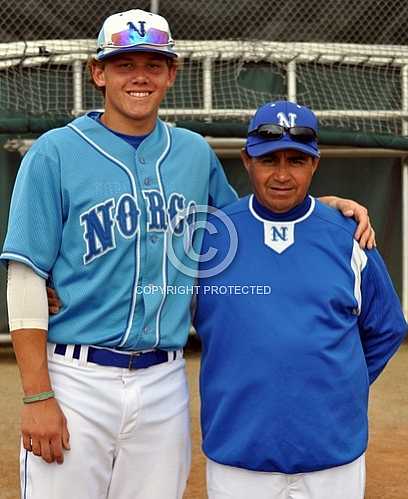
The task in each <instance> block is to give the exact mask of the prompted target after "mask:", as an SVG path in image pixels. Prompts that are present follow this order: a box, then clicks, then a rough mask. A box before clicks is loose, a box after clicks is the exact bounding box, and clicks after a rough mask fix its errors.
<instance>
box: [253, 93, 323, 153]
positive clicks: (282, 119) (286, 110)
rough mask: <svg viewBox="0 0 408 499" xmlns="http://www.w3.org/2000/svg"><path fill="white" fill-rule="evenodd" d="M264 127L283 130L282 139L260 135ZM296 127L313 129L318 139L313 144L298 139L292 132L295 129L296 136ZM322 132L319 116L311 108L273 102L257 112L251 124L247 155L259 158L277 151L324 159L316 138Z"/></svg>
mask: <svg viewBox="0 0 408 499" xmlns="http://www.w3.org/2000/svg"><path fill="white" fill-rule="evenodd" d="M261 125H278V127H283V130H282V136H280V137H279V138H268V137H266V136H261V135H259V134H257V133H256V132H257V130H258V129H259V127H260V126H261ZM296 127H302V128H307V129H312V130H313V132H314V135H315V136H312V137H311V138H310V139H309V140H303V139H302V140H300V139H296V136H295V133H293V134H291V133H290V132H288V129H290V128H294V132H295V131H296ZM318 128H319V123H318V119H317V116H316V115H315V114H314V112H313V111H311V110H310V109H309V108H308V107H305V106H300V105H299V104H296V102H290V101H276V102H269V103H267V104H264V105H263V106H261V107H259V108H258V109H257V111H256V113H255V115H254V116H253V118H252V119H251V121H250V123H249V127H248V137H247V141H246V151H247V153H248V155H249V156H253V157H258V156H264V155H265V154H268V153H272V152H275V151H282V150H285V149H295V150H296V151H301V152H303V153H305V154H310V155H311V156H313V157H315V158H318V157H320V150H319V146H318V144H317V138H316V136H317V132H318Z"/></svg>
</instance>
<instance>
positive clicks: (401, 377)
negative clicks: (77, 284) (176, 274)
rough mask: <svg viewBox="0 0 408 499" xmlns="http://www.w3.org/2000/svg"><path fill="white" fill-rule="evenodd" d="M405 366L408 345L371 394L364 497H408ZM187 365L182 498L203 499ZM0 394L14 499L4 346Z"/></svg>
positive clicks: (5, 468) (13, 426)
mask: <svg viewBox="0 0 408 499" xmlns="http://www.w3.org/2000/svg"><path fill="white" fill-rule="evenodd" d="M407 366H408V345H407V344H405V345H403V347H402V348H401V349H400V351H399V352H398V354H397V355H396V357H395V358H394V359H393V360H392V361H391V362H390V364H389V366H388V368H387V370H386V371H385V372H384V374H383V375H382V376H381V377H380V379H379V380H377V381H376V383H375V384H374V386H373V389H372V391H371V397H370V444H369V450H368V452H367V492H366V499H408V369H407ZM187 367H188V374H189V381H190V392H191V399H192V404H191V417H192V428H193V463H192V471H191V475H190V479H189V483H188V488H187V491H186V494H185V496H184V499H205V498H206V494H205V460H204V457H203V455H202V453H201V451H200V433H199V399H198V380H197V373H198V367H199V353H198V352H194V351H191V352H188V354H187ZM0 396H1V418H0V435H1V440H0V442H1V444H0V448H1V452H0V470H1V473H0V499H17V498H18V497H19V493H18V462H17V460H18V442H19V436H18V427H19V408H20V396H21V392H20V385H19V378H18V371H17V366H16V364H15V361H14V358H13V355H12V353H11V351H10V349H7V348H4V347H2V348H0ZM328 497H330V492H328ZM44 499H57V498H44ZM74 499H77V498H74ZM163 499H166V498H163ZM250 499H256V498H250ZM344 499H349V498H344Z"/></svg>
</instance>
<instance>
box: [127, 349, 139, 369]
mask: <svg viewBox="0 0 408 499" xmlns="http://www.w3.org/2000/svg"><path fill="white" fill-rule="evenodd" d="M141 355H142V352H132V353H130V354H129V364H128V369H129V370H131V369H135V368H134V367H133V365H132V364H133V359H134V358H137V357H140V356H141Z"/></svg>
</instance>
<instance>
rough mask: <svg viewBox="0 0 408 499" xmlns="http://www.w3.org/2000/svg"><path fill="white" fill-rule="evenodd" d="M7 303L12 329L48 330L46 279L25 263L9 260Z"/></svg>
mask: <svg viewBox="0 0 408 499" xmlns="http://www.w3.org/2000/svg"><path fill="white" fill-rule="evenodd" d="M7 305H8V317H9V327H10V331H15V330H16V329H43V330H45V331H48V300H47V289H46V282H45V279H43V278H42V277H40V276H39V275H38V274H36V273H35V272H34V270H33V269H31V268H30V267H28V266H27V265H25V264H24V263H20V262H15V261H9V264H8V273H7Z"/></svg>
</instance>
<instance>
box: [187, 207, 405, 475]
mask: <svg viewBox="0 0 408 499" xmlns="http://www.w3.org/2000/svg"><path fill="white" fill-rule="evenodd" d="M223 211H224V212H225V213H226V214H227V215H228V216H229V217H230V219H231V221H232V223H233V224H234V226H235V228H236V230H237V234H238V248H237V254H236V256H235V258H234V259H233V261H232V263H231V264H230V266H229V267H227V268H226V269H225V270H224V271H223V272H221V273H219V274H218V275H215V276H213V277H206V278H201V279H200V292H199V295H198V300H197V316H196V320H195V322H196V328H197V331H198V333H199V335H200V337H201V339H202V345H203V351H202V359H201V378H200V392H201V423H202V433H203V442H204V443H203V449H204V452H205V454H206V455H207V456H208V457H209V458H210V459H212V460H214V461H216V462H218V463H222V464H226V465H230V466H236V467H241V468H246V469H250V470H257V471H268V472H274V471H275V472H283V473H302V472H310V471H316V470H321V469H326V468H331V467H334V466H338V465H342V464H345V463H348V462H351V461H353V460H355V459H356V458H357V457H358V456H360V455H361V454H362V453H363V452H364V450H365V449H366V446H367V434H368V424H367V404H368V394H369V384H370V383H372V382H373V381H374V380H375V379H376V377H377V376H378V375H379V374H380V372H381V371H382V369H383V368H384V366H385V364H386V363H387V361H388V360H389V359H390V357H391V356H392V354H393V353H394V352H395V351H396V349H397V348H398V346H399V344H400V343H401V341H402V340H403V338H404V336H405V334H406V331H407V324H406V322H405V319H404V316H403V314H402V311H401V305H400V302H399V299H398V296H397V295H396V293H395V291H394V288H393V286H392V283H391V280H390V278H389V276H388V273H387V270H386V268H385V266H384V263H383V261H382V259H381V257H380V255H379V253H378V252H377V251H376V250H372V251H363V250H361V249H360V248H359V246H358V244H357V242H356V241H355V240H354V239H353V234H354V231H355V224H354V222H353V221H351V220H348V219H345V218H343V217H342V216H341V214H340V213H339V212H337V211H336V210H332V209H330V208H328V207H326V206H324V205H322V204H321V203H319V202H315V200H314V199H312V198H307V199H306V200H305V201H304V202H303V203H302V204H301V205H299V206H298V207H296V208H295V209H293V210H292V211H291V212H289V213H286V214H281V215H277V214H273V213H271V212H270V211H268V210H267V209H266V208H264V207H262V206H261V205H260V204H259V203H257V202H256V200H255V198H253V197H250V198H244V199H242V200H240V201H238V202H236V203H234V204H232V205H231V206H229V207H227V208H226V209H225V210H223ZM210 221H211V222H212V223H213V224H214V225H215V227H216V228H217V231H218V232H215V233H213V234H210V233H206V235H205V238H204V242H203V252H206V251H207V248H208V247H212V248H213V254H214V255H215V258H214V260H212V261H211V262H207V263H203V264H202V265H201V270H207V269H209V268H210V267H211V266H212V267H214V266H216V265H218V264H219V263H220V262H221V261H222V260H223V258H224V257H225V254H226V253H227V251H228V249H229V247H230V232H229V231H228V230H227V226H226V225H224V224H222V223H220V221H219V219H217V218H216V217H213V216H211V218H210ZM214 250H216V252H214Z"/></svg>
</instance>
